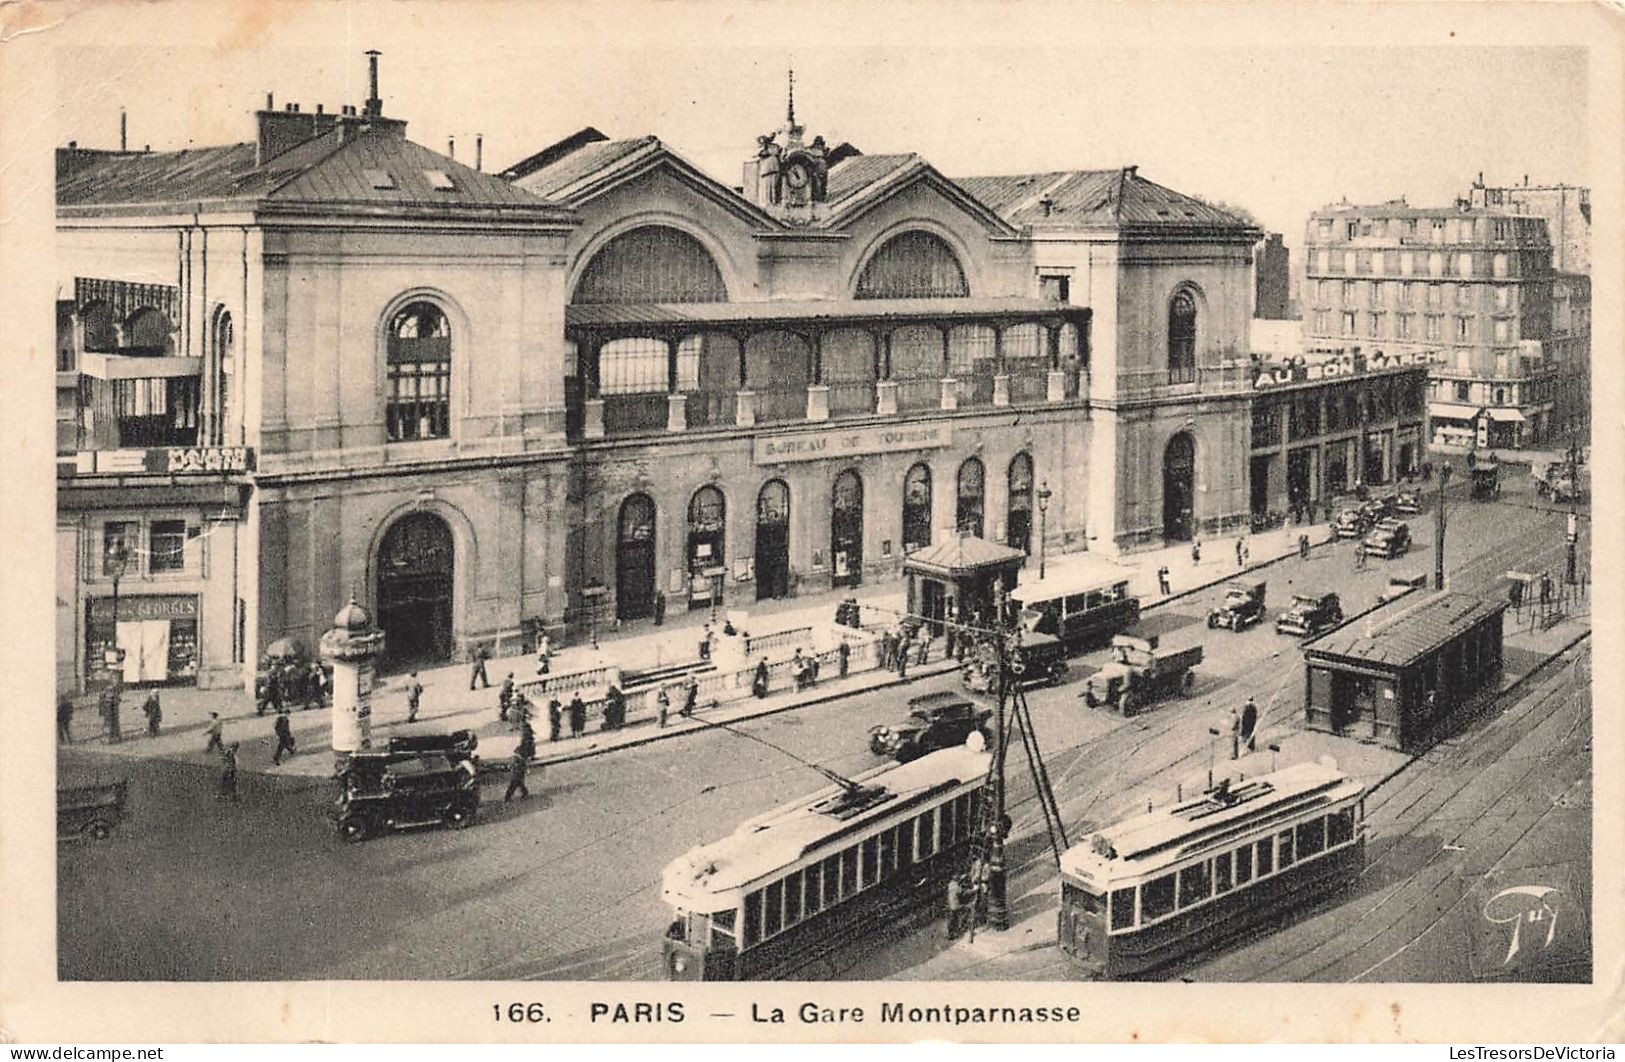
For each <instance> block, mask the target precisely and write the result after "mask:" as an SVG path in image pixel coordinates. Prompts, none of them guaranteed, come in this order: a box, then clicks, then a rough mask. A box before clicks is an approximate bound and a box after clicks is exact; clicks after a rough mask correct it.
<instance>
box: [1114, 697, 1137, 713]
mask: <svg viewBox="0 0 1625 1062" xmlns="http://www.w3.org/2000/svg"><path fill="white" fill-rule="evenodd" d="M1117 710H1118V711H1119V712H1122V713H1123V715H1124V716H1130V715H1133V714H1134V694H1132V693H1127V692H1125V693H1124V694H1123V695H1122V696H1121V697H1119V698H1117Z"/></svg>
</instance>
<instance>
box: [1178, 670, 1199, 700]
mask: <svg viewBox="0 0 1625 1062" xmlns="http://www.w3.org/2000/svg"><path fill="white" fill-rule="evenodd" d="M1195 688H1196V672H1194V671H1187V672H1185V677H1184V678H1182V679H1180V680H1179V695H1180V696H1181V697H1189V696H1190V695H1191V690H1193V689H1195Z"/></svg>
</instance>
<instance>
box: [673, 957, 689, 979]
mask: <svg viewBox="0 0 1625 1062" xmlns="http://www.w3.org/2000/svg"><path fill="white" fill-rule="evenodd" d="M671 972H672V973H679V974H680V973H687V972H688V960H687V959H686V958H684V957H683V956H681V955H674V956H672V960H671Z"/></svg>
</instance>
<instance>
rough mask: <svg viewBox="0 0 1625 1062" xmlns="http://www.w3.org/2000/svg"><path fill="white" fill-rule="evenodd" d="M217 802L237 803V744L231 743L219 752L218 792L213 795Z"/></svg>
mask: <svg viewBox="0 0 1625 1062" xmlns="http://www.w3.org/2000/svg"><path fill="white" fill-rule="evenodd" d="M215 798H216V799H217V800H229V801H231V802H232V803H233V804H235V803H237V742H235V741H233V742H232V743H231V744H229V745H227V746H226V747H225V748H223V749H221V750H220V792H219V793H217V794H215Z"/></svg>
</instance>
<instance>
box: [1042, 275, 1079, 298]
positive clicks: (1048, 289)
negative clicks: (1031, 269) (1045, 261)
mask: <svg viewBox="0 0 1625 1062" xmlns="http://www.w3.org/2000/svg"><path fill="white" fill-rule="evenodd" d="M1038 294H1039V297H1040V298H1042V299H1046V300H1048V301H1049V302H1071V301H1072V278H1071V277H1067V276H1058V277H1049V276H1045V277H1039V278H1038Z"/></svg>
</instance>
